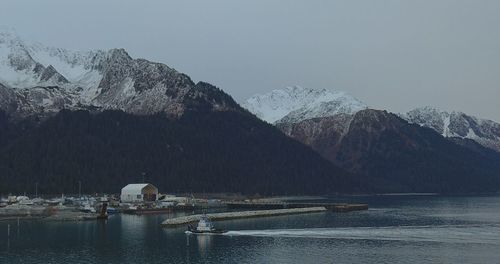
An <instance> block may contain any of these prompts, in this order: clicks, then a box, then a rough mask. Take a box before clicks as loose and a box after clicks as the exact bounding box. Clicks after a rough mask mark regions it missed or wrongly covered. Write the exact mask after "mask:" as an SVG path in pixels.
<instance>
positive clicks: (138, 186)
mask: <svg viewBox="0 0 500 264" xmlns="http://www.w3.org/2000/svg"><path fill="white" fill-rule="evenodd" d="M157 199H158V188H156V187H155V186H154V185H153V184H151V183H133V184H128V185H127V186H125V187H123V188H122V192H121V195H120V200H121V202H122V203H139V202H153V201H156V200H157Z"/></svg>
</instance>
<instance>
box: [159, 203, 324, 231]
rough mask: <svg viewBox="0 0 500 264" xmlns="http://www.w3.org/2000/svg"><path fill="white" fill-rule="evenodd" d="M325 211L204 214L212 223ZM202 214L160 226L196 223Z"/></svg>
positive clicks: (173, 220) (322, 208) (310, 208)
mask: <svg viewBox="0 0 500 264" xmlns="http://www.w3.org/2000/svg"><path fill="white" fill-rule="evenodd" d="M324 211H327V209H326V208H325V207H307V208H292V209H276V210H257V211H240V212H226V213H213V214H206V216H207V217H208V218H210V220H212V221H219V220H230V219H238V218H252V217H267V216H278V215H288V214H305V213H316V212H324ZM202 216H203V215H202V214H197V215H188V216H182V217H176V218H170V219H167V220H165V221H163V223H162V224H161V225H162V226H163V227H177V226H181V225H186V224H190V223H196V222H198V221H199V220H200V218H201V217H202Z"/></svg>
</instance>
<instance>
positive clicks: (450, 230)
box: [224, 225, 500, 245]
mask: <svg viewBox="0 0 500 264" xmlns="http://www.w3.org/2000/svg"><path fill="white" fill-rule="evenodd" d="M224 235H227V236H258V237H292V238H329V239H360V240H388V241H409V242H437V243H477V244H494V245H500V225H441V226H390V227H349V228H307V229H269V230H241V231H228V232H226V233H224Z"/></svg>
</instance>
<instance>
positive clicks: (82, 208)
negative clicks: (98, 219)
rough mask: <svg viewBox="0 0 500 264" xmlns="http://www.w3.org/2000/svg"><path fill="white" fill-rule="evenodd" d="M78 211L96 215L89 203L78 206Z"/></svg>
mask: <svg viewBox="0 0 500 264" xmlns="http://www.w3.org/2000/svg"><path fill="white" fill-rule="evenodd" d="M80 211H81V212H84V213H96V210H95V208H94V207H93V206H91V205H90V203H89V202H84V203H83V204H82V205H81V206H80Z"/></svg>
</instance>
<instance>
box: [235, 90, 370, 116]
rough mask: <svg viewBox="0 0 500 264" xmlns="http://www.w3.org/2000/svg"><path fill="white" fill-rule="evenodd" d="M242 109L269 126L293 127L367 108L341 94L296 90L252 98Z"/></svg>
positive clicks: (343, 93) (278, 91)
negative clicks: (286, 124)
mask: <svg viewBox="0 0 500 264" xmlns="http://www.w3.org/2000/svg"><path fill="white" fill-rule="evenodd" d="M243 107H245V108H246V109H248V110H249V111H250V112H252V113H253V114H255V115H256V116H257V117H259V118H260V119H262V120H264V121H267V122H269V123H280V122H287V123H296V122H300V121H302V120H306V119H311V118H316V117H327V116H333V115H336V114H354V113H356V112H357V111H360V110H363V109H366V108H367V106H366V105H365V104H364V103H363V102H361V101H360V100H358V99H356V98H354V97H352V96H351V95H349V94H347V93H345V92H340V91H331V90H327V89H321V90H315V89H310V88H303V87H300V86H293V87H286V88H284V89H277V90H273V91H271V92H270V93H266V94H257V95H254V96H252V97H251V98H249V99H248V100H246V102H244V103H243Z"/></svg>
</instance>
